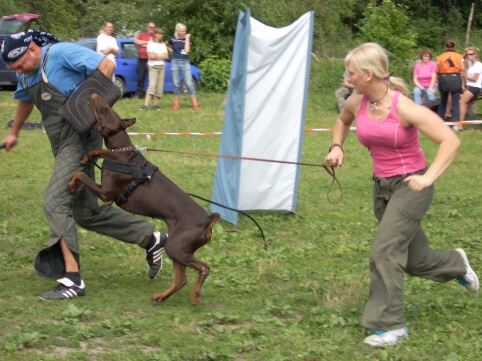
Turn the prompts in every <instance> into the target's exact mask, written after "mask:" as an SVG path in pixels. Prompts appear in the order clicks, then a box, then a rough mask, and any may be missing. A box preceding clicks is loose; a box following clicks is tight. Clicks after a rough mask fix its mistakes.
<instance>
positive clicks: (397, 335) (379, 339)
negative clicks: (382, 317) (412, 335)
mask: <svg viewBox="0 0 482 361" xmlns="http://www.w3.org/2000/svg"><path fill="white" fill-rule="evenodd" d="M406 338H408V330H407V328H406V327H405V326H403V327H402V328H399V329H398V330H392V331H373V335H370V336H368V337H366V338H365V340H364V341H363V342H365V343H366V344H369V345H370V346H375V347H384V346H388V345H395V344H396V343H398V342H401V341H403V340H405V339H406Z"/></svg>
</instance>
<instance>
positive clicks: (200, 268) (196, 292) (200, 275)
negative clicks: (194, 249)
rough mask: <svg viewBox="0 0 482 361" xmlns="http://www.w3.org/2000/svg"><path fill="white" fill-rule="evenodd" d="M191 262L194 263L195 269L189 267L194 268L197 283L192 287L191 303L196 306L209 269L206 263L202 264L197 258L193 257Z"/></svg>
mask: <svg viewBox="0 0 482 361" xmlns="http://www.w3.org/2000/svg"><path fill="white" fill-rule="evenodd" d="M193 261H195V264H196V267H194V266H192V265H190V267H192V268H194V269H195V270H196V272H197V281H196V284H195V285H194V288H193V290H192V293H191V303H192V304H193V305H197V304H198V303H199V301H200V300H201V287H202V285H203V283H204V281H205V280H206V278H207V277H208V276H209V270H210V269H211V268H210V267H209V265H208V264H207V263H204V262H202V261H200V260H198V259H197V258H195V257H193Z"/></svg>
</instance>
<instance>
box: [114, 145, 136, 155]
mask: <svg viewBox="0 0 482 361" xmlns="http://www.w3.org/2000/svg"><path fill="white" fill-rule="evenodd" d="M133 150H134V151H137V147H136V146H135V145H131V146H129V147H122V148H110V149H107V151H108V152H111V153H124V152H131V151H133Z"/></svg>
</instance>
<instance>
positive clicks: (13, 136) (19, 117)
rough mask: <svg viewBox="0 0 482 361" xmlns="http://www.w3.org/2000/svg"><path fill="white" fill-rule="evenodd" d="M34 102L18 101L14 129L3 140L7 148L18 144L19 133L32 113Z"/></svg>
mask: <svg viewBox="0 0 482 361" xmlns="http://www.w3.org/2000/svg"><path fill="white" fill-rule="evenodd" d="M33 107H34V104H33V101H31V100H29V101H25V100H19V101H18V103H17V110H16V112H15V117H14V119H13V124H12V130H10V133H9V134H8V135H7V136H6V137H5V138H4V139H3V140H2V143H3V144H5V150H7V151H8V150H10V149H12V148H13V147H14V146H15V145H16V144H17V139H18V135H19V133H20V130H21V129H22V126H23V124H24V123H25V121H26V120H27V118H28V116H29V115H30V113H32V110H33Z"/></svg>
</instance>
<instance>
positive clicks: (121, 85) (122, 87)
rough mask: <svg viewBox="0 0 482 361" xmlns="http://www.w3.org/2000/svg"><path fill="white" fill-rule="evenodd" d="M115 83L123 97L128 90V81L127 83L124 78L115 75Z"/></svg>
mask: <svg viewBox="0 0 482 361" xmlns="http://www.w3.org/2000/svg"><path fill="white" fill-rule="evenodd" d="M114 84H115V86H116V87H118V88H119V90H120V93H121V98H122V97H123V96H124V93H125V92H126V83H125V81H124V80H123V79H122V78H120V77H118V76H116V77H115V80H114Z"/></svg>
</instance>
